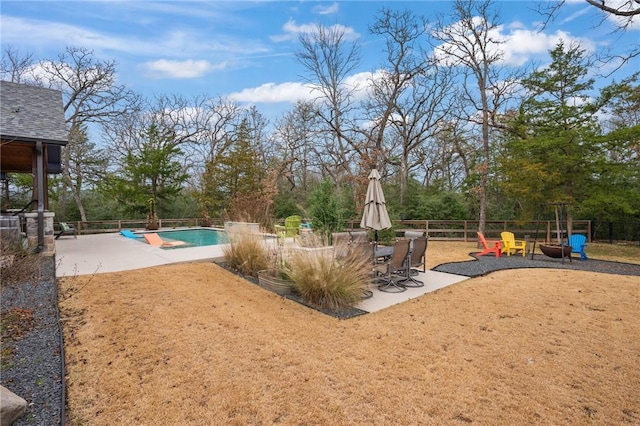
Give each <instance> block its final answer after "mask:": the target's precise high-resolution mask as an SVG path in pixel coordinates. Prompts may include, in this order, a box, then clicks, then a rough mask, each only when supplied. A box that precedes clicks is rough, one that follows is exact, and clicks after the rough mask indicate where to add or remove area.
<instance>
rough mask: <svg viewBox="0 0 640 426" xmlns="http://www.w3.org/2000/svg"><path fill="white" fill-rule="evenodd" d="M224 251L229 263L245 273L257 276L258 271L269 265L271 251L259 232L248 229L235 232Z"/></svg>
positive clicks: (231, 266)
mask: <svg viewBox="0 0 640 426" xmlns="http://www.w3.org/2000/svg"><path fill="white" fill-rule="evenodd" d="M222 253H223V254H224V257H225V260H226V262H227V265H229V267H230V268H232V269H235V270H237V271H239V272H240V273H242V274H244V275H249V276H252V277H257V276H258V271H260V270H262V269H265V268H268V266H269V251H268V249H267V247H266V246H265V243H264V241H263V238H262V236H261V235H259V234H255V233H251V232H248V231H247V232H237V233H235V234H234V237H233V238H232V239H231V242H230V243H229V245H227V246H225V247H224V248H223V249H222Z"/></svg>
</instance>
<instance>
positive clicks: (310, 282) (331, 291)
mask: <svg viewBox="0 0 640 426" xmlns="http://www.w3.org/2000/svg"><path fill="white" fill-rule="evenodd" d="M370 262H371V257H370V256H369V255H368V254H366V253H364V252H363V251H361V250H351V251H350V253H348V254H347V255H346V256H345V257H343V258H340V259H339V260H338V259H336V258H335V256H334V255H333V254H331V253H330V252H327V251H323V250H296V251H295V252H294V253H291V254H290V255H289V256H288V257H287V262H286V264H285V265H284V266H283V269H284V272H285V273H286V275H287V276H288V277H289V279H290V280H291V281H292V286H293V289H294V290H295V291H296V292H297V293H298V294H299V295H300V297H301V298H302V300H304V301H305V302H307V303H309V304H311V305H314V306H317V307H319V308H323V309H330V310H336V311H339V310H342V309H344V308H347V307H349V306H352V305H353V304H355V303H357V302H358V301H360V300H361V299H362V296H363V294H364V291H365V290H366V287H367V283H368V281H369V279H370V278H369V274H370V273H371V268H370V266H371V265H370Z"/></svg>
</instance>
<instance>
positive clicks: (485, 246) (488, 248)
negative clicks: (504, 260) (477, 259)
mask: <svg viewBox="0 0 640 426" xmlns="http://www.w3.org/2000/svg"><path fill="white" fill-rule="evenodd" d="M477 234H478V240H479V241H480V244H482V251H481V252H480V253H478V256H484V255H487V254H491V253H494V254H495V255H496V257H500V254H502V253H501V249H502V243H501V242H500V241H491V245H490V244H489V242H487V240H486V239H485V238H484V234H483V233H482V232H477Z"/></svg>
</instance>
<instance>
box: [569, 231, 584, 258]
mask: <svg viewBox="0 0 640 426" xmlns="http://www.w3.org/2000/svg"><path fill="white" fill-rule="evenodd" d="M569 245H570V246H571V253H579V254H580V260H587V259H588V257H587V253H585V252H584V248H585V247H586V246H587V237H586V236H584V235H582V234H573V235H571V236H570V237H569Z"/></svg>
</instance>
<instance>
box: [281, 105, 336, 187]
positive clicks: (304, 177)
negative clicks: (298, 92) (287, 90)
mask: <svg viewBox="0 0 640 426" xmlns="http://www.w3.org/2000/svg"><path fill="white" fill-rule="evenodd" d="M318 133H319V129H318V114H317V111H316V109H315V107H314V106H313V103H311V102H304V101H298V102H297V103H296V105H295V106H294V107H293V109H291V110H290V111H287V112H286V113H285V114H284V115H283V116H282V118H281V119H279V120H278V121H277V122H276V130H275V133H274V135H273V148H274V152H272V153H270V155H271V157H272V158H276V159H277V163H278V165H279V173H278V174H279V176H280V177H283V178H284V179H285V180H286V181H287V182H288V184H289V188H290V189H292V190H293V189H296V188H300V189H302V190H303V191H307V190H308V183H309V180H310V179H309V176H310V174H311V173H312V172H313V170H315V171H316V172H317V171H318V170H319V169H320V168H321V165H322V163H325V162H324V161H320V157H321V156H320V155H319V153H318V150H317V148H316V145H318V146H320V144H316V142H318V140H317V138H316V135H317V134H318ZM276 152H277V154H276ZM326 163H327V164H328V163H329V162H328V161H327V162H326Z"/></svg>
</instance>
